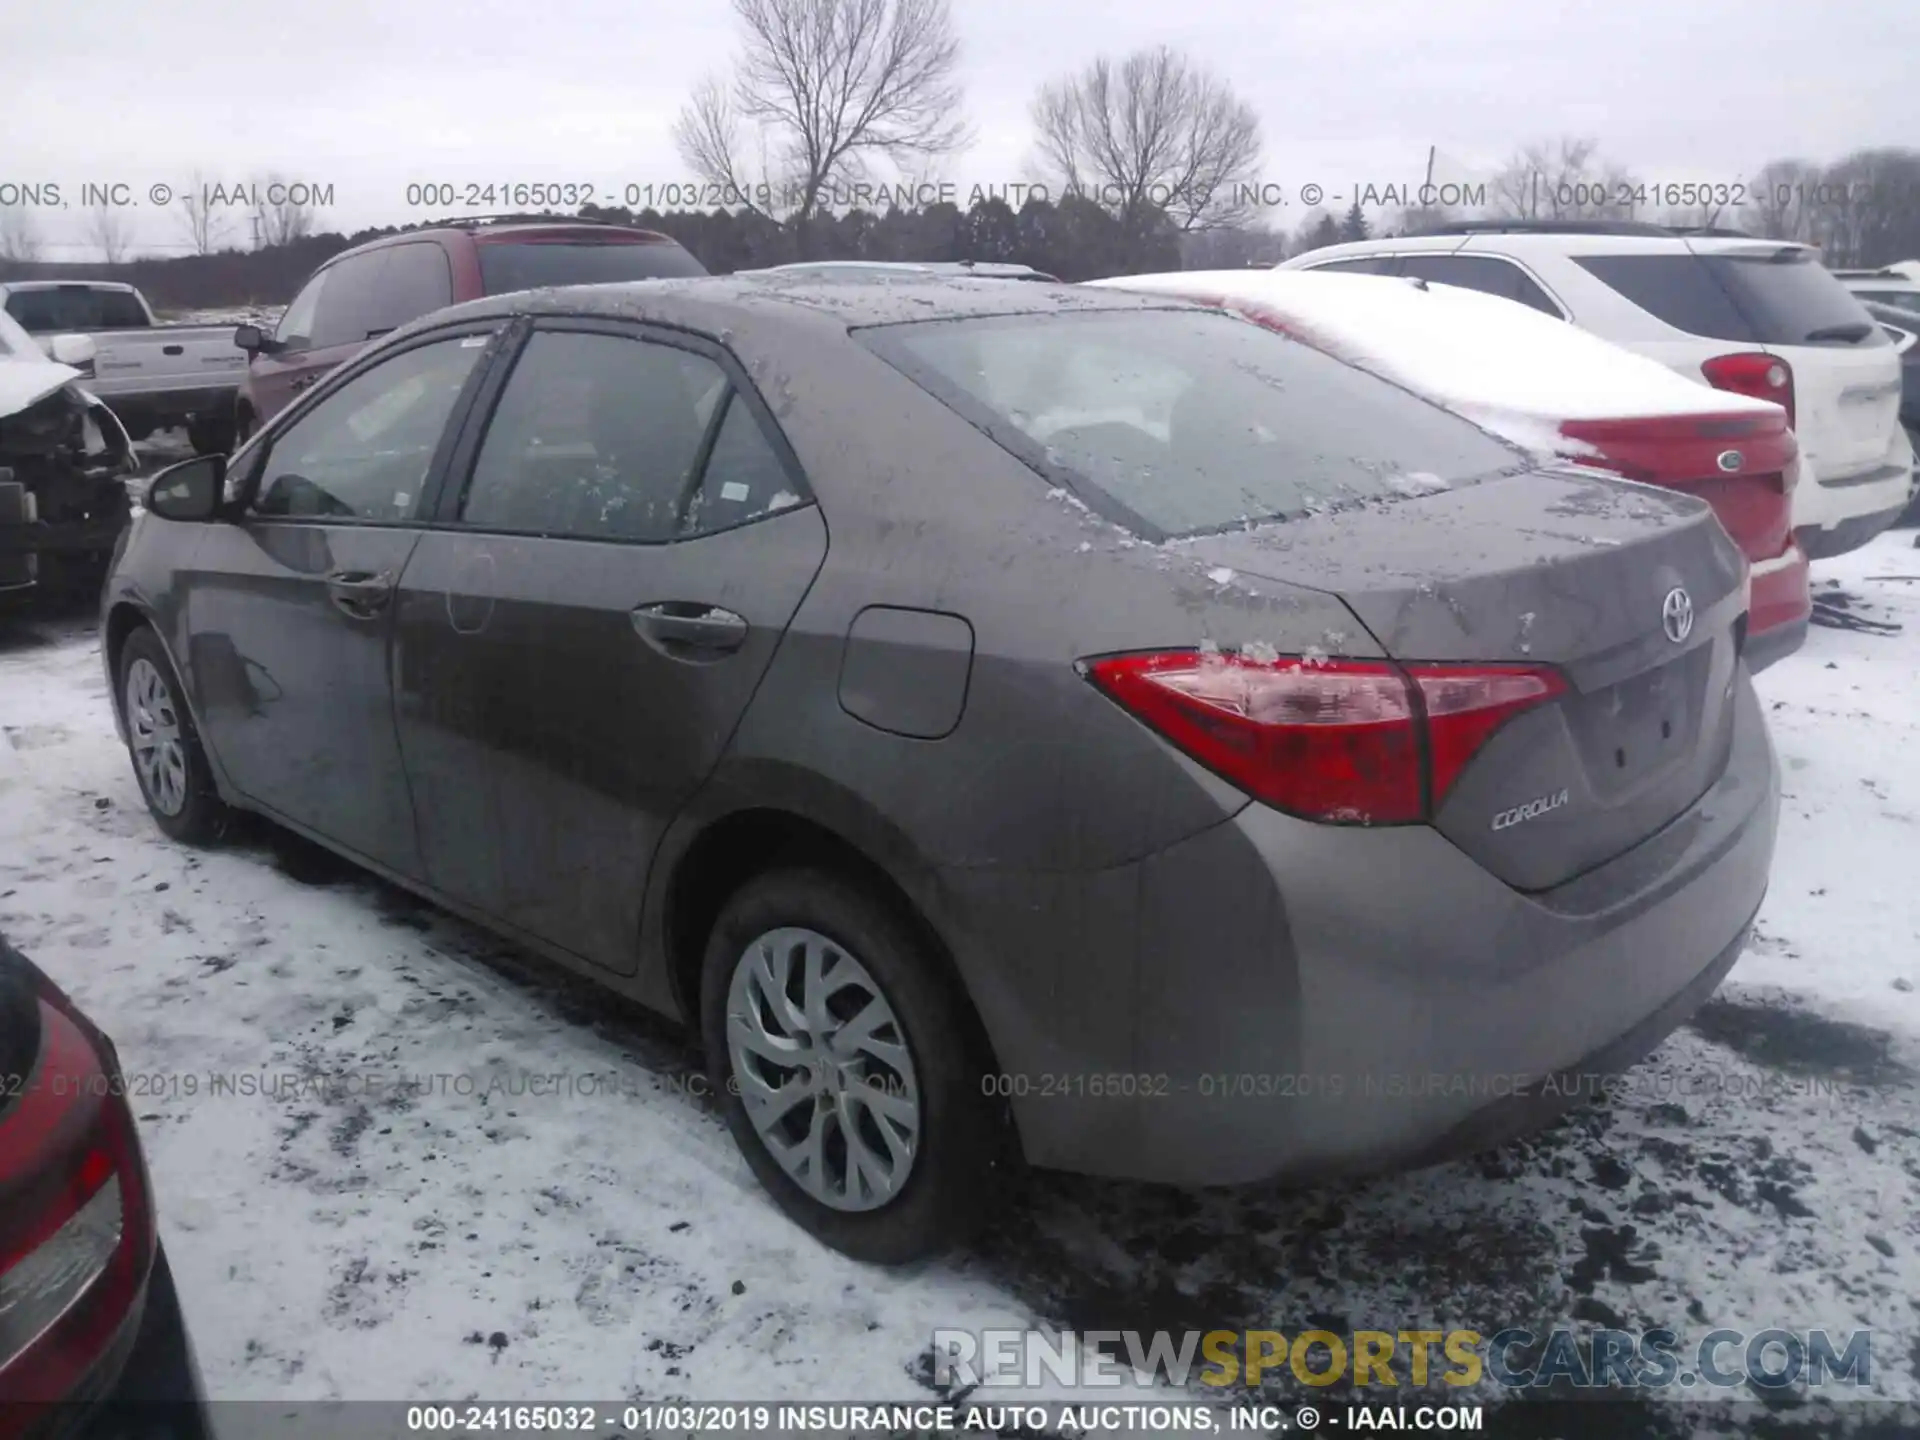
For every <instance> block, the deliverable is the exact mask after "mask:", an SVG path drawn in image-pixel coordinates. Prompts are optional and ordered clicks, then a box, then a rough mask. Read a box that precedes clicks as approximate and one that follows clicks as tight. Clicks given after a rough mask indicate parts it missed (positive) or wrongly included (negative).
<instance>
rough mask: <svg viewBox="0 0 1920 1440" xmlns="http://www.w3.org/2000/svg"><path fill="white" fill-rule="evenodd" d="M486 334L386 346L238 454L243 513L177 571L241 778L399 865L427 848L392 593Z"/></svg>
mask: <svg viewBox="0 0 1920 1440" xmlns="http://www.w3.org/2000/svg"><path fill="white" fill-rule="evenodd" d="M492 328H493V329H498V328H499V322H495V324H494V326H493V327H492ZM490 333H491V332H490V330H489V328H488V327H486V326H467V327H462V328H459V329H456V330H454V331H450V332H439V333H435V334H433V335H431V336H427V337H422V338H421V339H420V340H418V341H416V342H415V343H414V344H412V345H410V346H408V347H406V348H404V349H400V350H396V351H395V352H393V353H392V354H388V355H383V356H380V357H379V358H378V359H377V360H376V361H375V362H374V363H372V364H371V365H368V366H366V367H365V368H362V369H360V370H358V371H357V372H356V373H354V374H351V375H349V376H345V377H342V380H341V381H340V383H339V384H338V385H334V386H330V387H329V388H328V390H327V392H326V393H324V394H322V395H319V396H317V397H316V398H315V399H314V401H313V403H312V404H311V405H310V406H309V407H308V408H306V409H305V410H303V411H302V413H300V414H298V415H295V416H293V417H291V418H290V420H289V423H288V424H287V426H286V428H285V429H284V430H280V431H277V432H271V433H268V434H265V435H263V436H261V437H260V438H259V439H258V440H256V441H255V442H254V443H253V444H252V445H250V446H248V447H247V448H245V449H243V450H242V451H241V452H240V454H239V455H238V456H236V457H235V459H234V467H233V471H232V473H231V474H230V476H229V497H230V500H231V501H232V503H234V504H235V505H237V506H239V507H240V508H239V509H238V511H237V513H236V514H235V515H234V516H233V518H232V519H231V520H229V521H227V522H226V523H221V524H216V525H213V526H209V527H208V530H207V534H206V537H205V539H204V541H203V542H202V544H201V545H200V546H199V548H198V549H197V551H196V552H195V554H194V557H193V560H192V562H191V563H192V570H191V571H190V572H189V573H187V574H185V575H183V576H182V577H180V583H181V586H182V588H183V589H184V590H185V592H186V625H187V631H188V642H187V643H188V669H189V672H190V674H191V676H192V680H191V682H190V683H192V685H193V687H194V690H195V699H196V702H197V708H198V711H199V714H200V717H201V723H202V727H203V730H204V734H205V737H206V740H207V743H208V744H209V745H210V746H212V748H213V752H214V754H215V755H216V756H217V757H218V759H219V761H220V764H221V766H222V768H223V769H224V770H225V772H226V774H227V776H228V777H229V779H230V780H231V782H232V783H233V785H234V786H235V787H236V788H237V789H238V790H239V791H240V793H241V795H242V796H243V797H244V798H245V799H246V800H247V802H248V803H250V804H252V805H254V806H257V807H259V808H261V809H264V810H266V811H268V812H270V813H271V814H273V815H274V816H276V817H278V818H280V819H282V820H286V821H289V822H291V823H293V824H295V825H298V826H302V827H305V828H306V829H308V830H311V831H313V832H314V833H316V834H318V835H320V836H322V837H323V838H325V839H327V840H329V841H332V842H333V843H335V844H338V845H340V846H343V847H345V848H346V849H348V850H351V851H353V852H354V853H356V854H358V855H360V856H361V857H363V858H364V859H366V860H368V861H370V862H372V863H374V864H377V865H382V866H386V867H388V868H389V869H391V870H394V871H397V872H399V873H401V874H405V875H414V874H417V872H418V869H419V850H418V847H417V844H416V842H415V839H414V834H413V813H412V808H411V804H410V801H409V797H408V795H407V791H406V782H405V776H404V774H403V772H402V769H401V764H400V751H399V745H398V741H397V739H396V736H395V733H394V724H393V688H392V683H391V680H390V672H389V659H390V639H391V620H392V609H391V604H390V602H391V600H392V592H393V586H394V583H395V582H396V581H397V580H398V578H399V576H400V573H401V571H402V570H403V569H404V567H405V565H406V562H407V557H408V555H409V554H410V553H411V552H412V550H413V547H414V544H415V543H416V541H417V540H418V539H419V531H418V528H417V526H416V525H415V523H414V522H415V517H416V516H417V515H418V514H419V513H420V512H421V507H422V505H423V504H425V503H426V496H427V491H428V488H429V486H430V484H431V483H432V481H433V479H434V477H435V476H436V474H437V473H439V470H440V469H441V468H442V467H443V466H444V463H445V453H446V450H447V449H448V448H449V447H450V446H451V443H452V438H453V435H454V433H455V427H454V424H453V422H454V421H455V419H456V417H457V415H458V414H459V413H460V407H461V405H462V403H463V400H464V399H466V398H467V397H469V395H470V390H469V387H470V385H471V384H472V383H473V381H474V380H475V378H476V376H477V374H478V372H479V370H480V368H481V367H480V362H481V360H482V359H483V357H484V356H485V355H486V354H487V344H488V338H489V334H490Z"/></svg>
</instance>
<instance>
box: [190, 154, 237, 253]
mask: <svg viewBox="0 0 1920 1440" xmlns="http://www.w3.org/2000/svg"><path fill="white" fill-rule="evenodd" d="M211 190H212V187H211V186H210V185H209V184H208V182H207V178H206V176H204V175H202V174H201V173H200V172H199V171H198V170H196V171H194V172H193V179H192V180H191V181H190V182H189V183H188V185H187V189H186V192H185V193H184V194H182V195H181V197H180V200H179V208H180V221H181V227H182V228H183V229H184V230H185V231H186V232H187V240H188V241H189V242H190V243H191V244H192V246H193V253H194V254H196V255H211V254H212V253H213V251H214V247H215V246H216V245H218V244H219V243H220V240H221V238H222V236H223V235H224V234H225V231H226V228H227V227H226V217H225V216H224V215H222V214H221V213H220V211H219V210H218V209H217V208H216V207H215V206H213V205H212V204H210V203H209V201H210V199H211Z"/></svg>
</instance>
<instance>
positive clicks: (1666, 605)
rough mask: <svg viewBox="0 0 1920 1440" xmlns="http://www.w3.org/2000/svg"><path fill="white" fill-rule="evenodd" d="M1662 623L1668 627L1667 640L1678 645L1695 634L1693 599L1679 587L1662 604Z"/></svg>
mask: <svg viewBox="0 0 1920 1440" xmlns="http://www.w3.org/2000/svg"><path fill="white" fill-rule="evenodd" d="M1660 623H1661V624H1662V625H1664V626H1665V627H1666V631H1667V639H1669V640H1671V641H1672V642H1673V643H1674V644H1676V645H1678V644H1679V643H1680V642H1681V641H1683V640H1685V639H1686V638H1687V636H1689V635H1691V634H1692V633H1693V597H1692V596H1691V595H1689V594H1687V592H1686V591H1685V590H1683V589H1681V588H1680V587H1679V586H1678V585H1676V586H1674V587H1673V589H1671V590H1669V591H1668V592H1667V598H1666V599H1665V601H1663V602H1662V603H1661V606H1660Z"/></svg>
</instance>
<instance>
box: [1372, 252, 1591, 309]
mask: <svg viewBox="0 0 1920 1440" xmlns="http://www.w3.org/2000/svg"><path fill="white" fill-rule="evenodd" d="M1400 273H1401V274H1402V275H1413V276H1417V277H1419V278H1420V279H1422V280H1428V281H1431V282H1433V283H1434V284H1436V285H1457V286H1459V287H1460V288H1461V289H1463V290H1478V291H1479V292H1480V293H1481V294H1483V295H1498V296H1499V297H1500V298H1501V299H1502V300H1518V301H1519V302H1520V303H1521V304H1522V305H1526V306H1529V307H1531V308H1532V309H1535V310H1539V311H1542V312H1543V313H1545V314H1548V315H1552V316H1555V317H1560V314H1561V312H1560V307H1559V306H1558V305H1556V304H1554V303H1553V299H1552V297H1551V296H1549V295H1548V294H1547V292H1546V291H1545V290H1542V289H1541V288H1540V287H1539V286H1538V285H1536V284H1534V282H1533V280H1532V279H1531V278H1530V277H1529V276H1528V275H1527V272H1526V271H1524V270H1522V269H1521V268H1520V267H1519V266H1518V265H1516V264H1514V263H1513V262H1512V261H1511V260H1501V259H1496V258H1495V257H1493V256H1490V255H1407V256H1403V257H1402V258H1401V261H1400Z"/></svg>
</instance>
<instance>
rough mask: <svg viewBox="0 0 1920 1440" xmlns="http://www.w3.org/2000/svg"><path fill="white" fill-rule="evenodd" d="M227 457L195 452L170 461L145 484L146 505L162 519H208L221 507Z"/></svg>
mask: <svg viewBox="0 0 1920 1440" xmlns="http://www.w3.org/2000/svg"><path fill="white" fill-rule="evenodd" d="M226 479H227V457H226V456H224V455H196V456H195V457H194V458H193V459H191V460H182V461H181V462H180V463H179V464H178V465H169V466H168V467H167V468H166V469H164V470H162V471H161V472H160V473H159V474H158V475H156V476H154V477H153V483H152V484H151V485H149V486H148V487H147V499H146V506H147V509H149V510H151V511H152V512H153V513H154V514H156V515H158V516H159V517H160V518H161V519H162V520H211V519H213V517H214V515H215V513H216V512H217V511H218V510H219V508H220V492H221V487H222V486H224V485H225V484H226Z"/></svg>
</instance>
